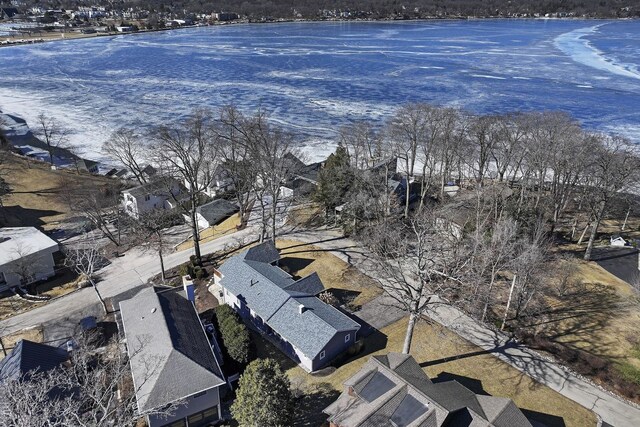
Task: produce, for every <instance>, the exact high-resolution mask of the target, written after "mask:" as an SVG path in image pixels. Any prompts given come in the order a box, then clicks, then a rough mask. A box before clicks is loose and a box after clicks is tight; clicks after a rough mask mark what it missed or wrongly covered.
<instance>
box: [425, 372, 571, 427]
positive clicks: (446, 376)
mask: <svg viewBox="0 0 640 427" xmlns="http://www.w3.org/2000/svg"><path fill="white" fill-rule="evenodd" d="M421 366H422V364H421ZM431 381H433V382H434V383H442V382H447V381H457V382H459V383H460V384H462V385H463V386H465V387H466V388H468V389H469V390H471V391H472V392H474V393H476V394H479V395H483V396H491V394H489V393H487V391H486V390H485V389H484V387H483V386H482V381H480V380H478V379H476V378H470V377H466V376H464V375H457V374H454V373H451V372H446V371H442V372H440V373H439V374H438V375H437V376H436V377H434V378H431ZM520 410H521V411H522V413H523V414H524V416H525V417H527V419H528V420H529V421H530V422H531V424H533V425H534V426H535V427H545V426H546V427H565V422H564V419H563V418H562V417H558V416H556V415H550V414H545V413H542V412H537V411H531V410H528V409H520Z"/></svg>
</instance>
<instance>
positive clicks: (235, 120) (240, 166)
mask: <svg viewBox="0 0 640 427" xmlns="http://www.w3.org/2000/svg"><path fill="white" fill-rule="evenodd" d="M217 122H218V126H217V128H216V132H217V138H218V140H219V144H218V145H219V147H220V149H219V158H220V160H221V164H220V165H219V167H220V168H221V169H223V170H224V172H225V174H226V175H228V179H229V180H230V181H231V184H232V187H233V189H232V190H231V191H232V192H233V194H234V196H235V200H236V203H237V204H238V208H239V214H240V223H241V226H245V225H246V224H247V222H248V221H249V213H250V210H251V206H252V205H253V203H254V201H255V200H254V199H255V196H254V194H253V192H252V190H253V189H254V187H255V183H256V179H257V171H256V168H255V167H253V165H252V159H251V143H250V132H249V128H248V127H249V123H248V121H247V118H246V117H244V116H243V115H242V114H241V113H240V112H239V111H238V110H237V109H236V108H235V107H233V106H227V107H224V108H223V109H222V110H221V111H220V117H219V119H218V121H217Z"/></svg>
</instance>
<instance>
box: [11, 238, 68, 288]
mask: <svg viewBox="0 0 640 427" xmlns="http://www.w3.org/2000/svg"><path fill="white" fill-rule="evenodd" d="M57 251H58V243H57V242H55V241H54V240H52V239H51V238H50V237H48V236H47V235H46V234H44V233H42V232H41V231H38V230H37V229H36V228H35V227H5V228H0V292H3V291H6V290H8V289H10V288H13V287H16V286H20V285H26V284H29V283H32V282H35V281H38V280H45V279H48V278H49V277H52V276H54V275H55V271H54V265H55V263H54V260H53V254H54V253H55V252H57Z"/></svg>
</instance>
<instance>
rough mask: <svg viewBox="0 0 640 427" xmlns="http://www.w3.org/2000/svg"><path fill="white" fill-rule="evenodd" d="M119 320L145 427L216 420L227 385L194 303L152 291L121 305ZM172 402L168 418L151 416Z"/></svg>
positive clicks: (174, 294)
mask: <svg viewBox="0 0 640 427" xmlns="http://www.w3.org/2000/svg"><path fill="white" fill-rule="evenodd" d="M185 290H187V287H186V285H185ZM186 294H187V295H190V293H189V292H186ZM191 295H192V293H191ZM120 316H121V320H122V327H123V330H124V334H125V337H126V344H127V351H128V354H129V361H130V365H131V374H132V377H133V383H134V389H135V393H136V400H137V404H138V411H139V413H140V414H147V421H148V424H149V427H158V426H185V427H186V426H208V425H210V424H212V423H215V422H217V421H218V420H220V419H221V417H222V411H221V409H220V387H222V386H224V385H225V384H226V383H225V380H224V377H223V374H222V371H221V370H220V364H219V363H218V360H217V359H216V356H215V353H214V350H213V346H212V344H211V342H210V341H209V338H208V337H207V334H206V332H205V330H204V328H203V326H202V323H201V321H200V318H199V317H198V313H197V312H196V309H195V306H194V305H193V302H192V301H191V300H189V299H187V298H185V296H183V295H181V294H180V293H177V292H176V291H175V290H174V289H171V288H157V287H150V288H146V289H144V290H142V291H140V292H139V293H138V294H137V295H136V296H134V297H133V298H131V299H129V300H126V301H122V302H120ZM175 402H180V405H179V406H178V407H177V410H176V411H175V413H174V414H173V415H172V416H170V417H164V418H163V417H161V416H158V415H153V411H154V410H157V409H160V408H164V407H166V406H167V405H170V404H172V403H175ZM150 413H151V415H149V414H150Z"/></svg>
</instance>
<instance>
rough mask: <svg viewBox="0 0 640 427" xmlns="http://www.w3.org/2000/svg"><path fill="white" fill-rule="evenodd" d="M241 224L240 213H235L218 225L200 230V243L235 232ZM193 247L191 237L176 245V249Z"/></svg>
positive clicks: (181, 249)
mask: <svg viewBox="0 0 640 427" xmlns="http://www.w3.org/2000/svg"><path fill="white" fill-rule="evenodd" d="M239 226H240V214H234V215H232V216H230V217H229V218H227V219H225V220H224V221H222V222H221V223H220V224H218V225H214V226H213V227H209V228H207V229H204V230H202V232H200V243H201V244H202V243H206V242H210V241H212V240H215V239H217V238H219V237H222V236H225V235H227V234H229V233H233V232H235V231H236V230H237V229H238V227H239ZM190 248H193V240H192V239H191V238H189V240H186V241H184V242H182V243H180V244H179V245H178V246H177V247H176V251H184V250H187V249H190Z"/></svg>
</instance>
